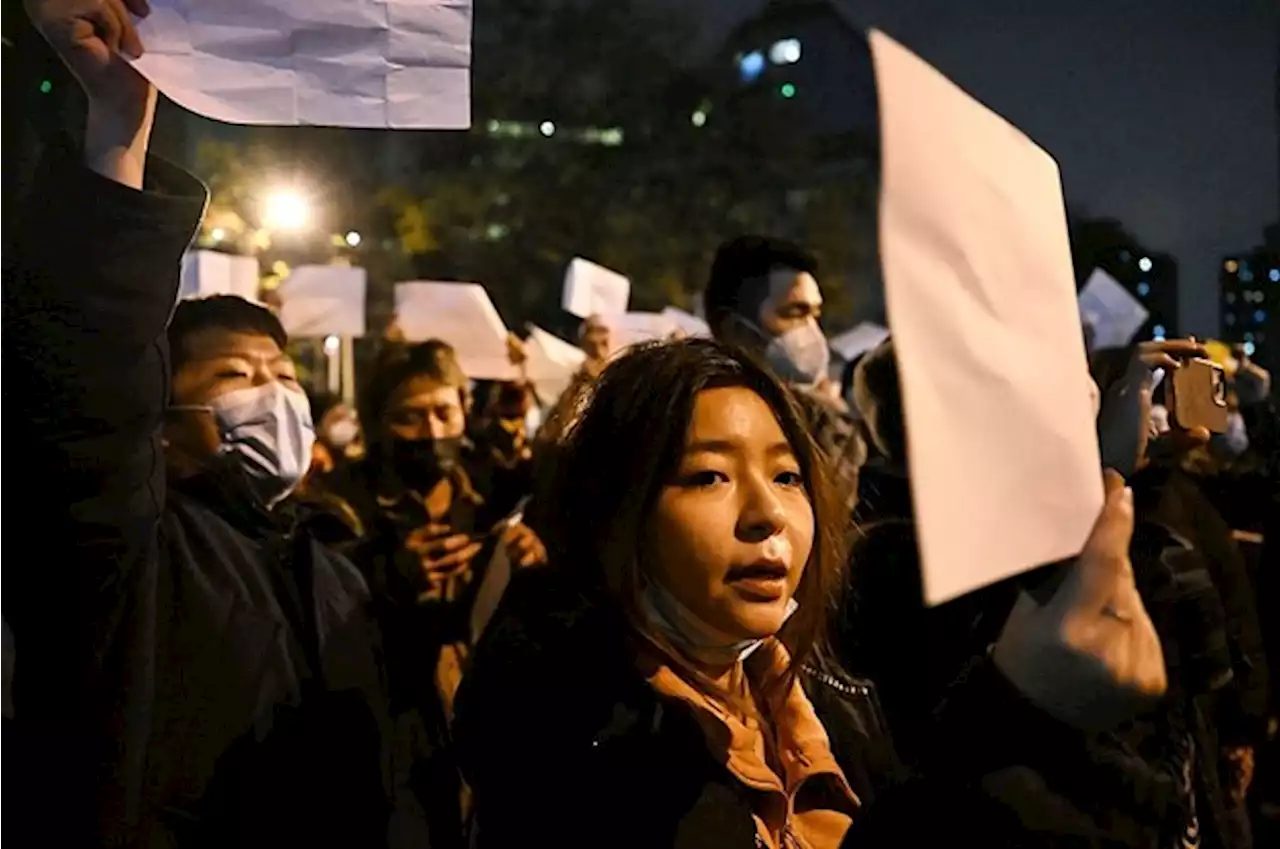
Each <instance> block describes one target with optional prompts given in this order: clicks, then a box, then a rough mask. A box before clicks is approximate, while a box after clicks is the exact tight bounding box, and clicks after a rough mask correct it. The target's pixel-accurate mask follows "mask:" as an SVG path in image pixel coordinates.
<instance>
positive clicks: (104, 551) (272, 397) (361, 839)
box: [4, 0, 393, 847]
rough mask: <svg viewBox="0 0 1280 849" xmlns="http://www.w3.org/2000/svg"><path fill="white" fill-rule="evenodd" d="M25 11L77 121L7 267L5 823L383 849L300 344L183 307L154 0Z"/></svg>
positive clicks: (348, 594) (224, 842) (358, 612)
mask: <svg viewBox="0 0 1280 849" xmlns="http://www.w3.org/2000/svg"><path fill="white" fill-rule="evenodd" d="M26 7H27V11H28V14H29V15H30V16H31V18H32V21H33V23H34V24H35V26H36V28H37V29H38V30H39V31H40V32H41V33H42V34H43V35H44V37H45V38H46V39H47V40H48V41H49V43H50V45H51V46H52V47H53V49H54V50H55V51H56V53H57V54H58V55H59V56H60V57H61V58H62V60H63V62H64V63H65V64H66V65H67V66H68V67H69V68H70V69H71V70H72V72H73V73H74V74H75V75H76V77H77V79H79V81H80V83H81V85H82V87H83V88H84V90H85V92H86V94H87V95H88V100H89V118H88V122H87V125H86V133H85V143H84V151H83V158H82V160H81V161H76V159H75V158H73V157H70V156H68V155H67V154H65V153H62V152H60V151H57V152H55V151H50V157H49V158H48V159H46V160H45V161H44V162H42V163H41V164H40V167H39V170H38V172H37V174H36V175H35V176H34V178H33V179H34V183H35V186H36V187H37V189H38V191H36V192H35V193H33V194H32V196H31V202H30V203H29V204H28V205H27V206H26V207H25V208H24V209H23V214H22V215H21V216H20V217H18V218H16V219H14V220H13V221H11V222H10V226H11V227H16V228H17V231H16V232H15V233H14V239H13V245H14V250H13V251H6V254H5V268H4V270H5V279H4V297H5V311H4V333H5V344H6V346H7V347H6V351H7V352H10V353H13V352H20V354H17V355H15V356H14V357H12V358H11V359H10V361H9V367H8V369H9V370H8V371H7V372H6V374H7V375H8V376H9V377H10V381H11V382H10V383H9V384H7V385H6V392H7V393H9V394H6V396H5V397H6V399H7V400H10V401H11V403H13V404H18V405H19V410H18V413H17V414H16V415H14V416H13V417H12V419H11V421H10V423H9V426H10V430H9V432H8V433H9V437H6V438H12V439H14V440H15V442H14V443H13V444H21V445H22V446H23V459H24V461H25V463H26V464H27V467H28V468H29V470H30V471H29V473H28V474H25V475H24V476H23V485H22V487H23V492H22V497H21V498H20V499H19V498H14V499H10V500H9V501H7V502H6V509H7V513H6V519H7V520H8V521H9V522H10V523H11V527H19V526H20V527H23V528H27V529H30V532H31V533H35V534H38V535H39V537H40V540H39V555H38V556H33V557H28V558H24V560H25V561H26V562H25V564H24V565H23V567H22V568H19V569H16V570H11V571H10V572H9V574H8V576H7V580H6V583H7V584H8V586H9V595H8V596H7V597H8V598H9V599H10V600H11V603H10V605H9V606H8V607H6V608H5V617H6V619H7V620H8V622H9V623H10V624H11V626H12V628H13V631H14V637H15V642H16V644H17V645H20V646H22V650H23V657H22V661H21V662H20V663H18V664H17V666H16V669H15V674H16V679H15V688H14V694H15V705H14V707H15V719H14V723H15V724H14V726H13V728H12V734H13V736H12V737H10V738H7V740H8V742H10V743H11V744H12V746H11V748H10V754H11V756H13V755H16V757H12V759H11V761H10V767H11V768H12V770H13V773H12V774H13V775H21V780H20V781H18V782H16V783H11V785H10V789H9V791H7V793H8V794H9V795H8V796H7V797H6V807H8V808H9V811H10V815H11V819H10V825H11V826H13V827H14V828H16V829H19V830H20V831H21V833H22V834H25V835H29V836H30V839H36V840H39V841H41V842H47V843H48V844H49V845H56V846H144V845H145V846H153V847H163V846H179V845H182V846H187V845H209V846H240V847H267V846H280V845H286V844H292V843H294V842H295V841H296V842H297V843H298V844H300V845H314V846H320V845H345V846H382V845H385V844H386V839H387V836H386V835H387V823H388V812H389V810H390V809H391V807H392V805H391V794H392V781H393V779H392V776H391V771H390V769H388V768H386V766H385V765H386V764H387V762H388V751H387V748H386V744H387V737H386V736H385V735H384V733H383V732H384V730H385V728H386V726H387V724H388V713H387V710H386V705H385V701H384V693H383V691H382V687H381V679H382V672H381V667H380V665H379V662H378V655H377V653H376V651H375V647H374V643H375V640H374V639H373V637H372V627H373V626H372V623H371V622H370V621H369V620H368V618H367V617H366V616H365V603H366V601H367V596H368V593H367V589H366V588H365V585H364V581H363V580H362V579H361V577H360V575H359V573H358V572H357V571H356V570H355V569H354V568H353V567H352V566H351V564H350V563H348V562H347V561H346V560H344V559H343V558H341V557H339V556H337V555H335V554H333V553H331V552H329V551H327V550H326V549H325V548H324V547H323V546H321V545H319V544H318V543H317V542H316V541H315V540H314V539H313V538H311V537H310V536H309V535H308V534H307V533H306V531H305V529H303V528H301V527H300V526H299V525H298V517H297V516H296V514H295V513H294V511H293V509H292V504H291V501H290V500H289V498H288V496H289V494H290V493H291V491H292V490H293V489H294V487H295V486H296V485H297V483H298V480H299V478H300V476H301V474H302V473H303V472H304V471H305V470H306V467H307V463H308V462H309V460H310V452H311V442H312V440H313V439H314V434H313V427H312V422H311V419H310V414H309V410H308V405H307V399H306V396H305V395H304V394H303V392H302V389H301V387H299V385H298V381H297V376H296V373H295V370H294V365H293V363H292V362H291V361H290V359H289V357H288V356H287V355H286V354H285V353H284V346H285V343H286V339H285V336H284V332H283V330H282V329H281V327H280V324H279V322H278V321H277V320H276V319H275V318H274V317H273V316H272V315H271V313H270V312H268V311H266V310H264V309H262V308H260V307H257V306H255V305H253V304H250V303H248V302H247V301H244V300H242V299H239V298H234V297H222V298H215V299H211V300H207V301H188V302H185V303H184V304H183V305H182V306H181V307H179V308H178V309H177V310H176V311H175V309H174V304H175V300H176V298H177V294H178V290H179V286H180V280H179V269H180V262H181V258H182V254H183V252H184V251H185V250H186V248H187V246H188V244H189V243H190V240H191V237H192V234H193V233H194V232H195V231H196V229H197V227H198V225H199V222H200V218H201V216H202V214H203V210H204V206H205V202H206V191H205V189H204V187H203V186H202V185H200V184H199V182H198V181H196V180H195V179H194V178H192V177H191V176H190V175H188V174H185V173H183V172H181V171H179V170H177V169H175V168H173V167H171V166H166V165H165V163H163V162H160V161H157V160H155V159H153V158H150V157H148V147H149V138H150V133H151V126H152V121H153V117H154V109H155V104H156V94H155V91H154V89H152V88H151V86H150V85H148V84H147V83H146V81H145V80H143V79H142V78H141V77H140V76H138V75H137V74H136V73H135V72H134V70H133V69H132V67H131V66H130V64H129V62H128V59H127V56H136V55H138V53H140V52H141V49H142V48H141V45H140V44H139V43H138V39H137V37H136V35H135V33H134V30H133V23H132V20H133V18H132V16H133V15H145V14H146V4H145V3H143V2H129V3H127V4H126V3H123V2H120V0H29V2H27V4H26ZM11 459H12V458H11ZM13 817H18V818H20V819H21V820H22V822H21V823H18V821H17V820H15V819H13ZM15 833H16V832H15Z"/></svg>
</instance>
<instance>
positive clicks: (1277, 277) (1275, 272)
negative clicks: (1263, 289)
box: [1267, 268, 1280, 283]
mask: <svg viewBox="0 0 1280 849" xmlns="http://www.w3.org/2000/svg"><path fill="white" fill-rule="evenodd" d="M1267 277H1269V278H1271V282H1272V283H1280V268H1273V269H1271V270H1270V271H1268V272H1267Z"/></svg>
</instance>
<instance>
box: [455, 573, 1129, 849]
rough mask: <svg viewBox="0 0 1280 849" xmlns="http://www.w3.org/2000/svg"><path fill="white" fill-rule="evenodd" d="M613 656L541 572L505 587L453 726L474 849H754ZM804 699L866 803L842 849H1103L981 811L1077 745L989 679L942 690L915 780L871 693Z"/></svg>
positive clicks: (721, 795)
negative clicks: (992, 788) (1032, 767)
mask: <svg viewBox="0 0 1280 849" xmlns="http://www.w3.org/2000/svg"><path fill="white" fill-rule="evenodd" d="M627 646H628V640H627V637H626V632H625V628H624V627H623V626H622V625H621V619H620V617H619V616H617V615H616V614H614V613H613V612H611V610H610V609H609V608H608V607H606V606H604V605H601V604H597V603H593V602H592V601H591V600H590V596H589V595H587V594H583V593H582V592H580V591H578V590H577V589H576V588H575V587H574V586H573V585H572V584H571V583H570V582H569V581H568V580H567V579H565V578H562V577H561V576H559V575H557V574H556V573H555V572H554V571H552V570H541V571H532V572H531V571H525V572H521V573H518V574H517V576H516V578H515V579H513V582H512V584H511V586H510V588H509V589H508V591H507V595H506V597H505V598H504V599H503V602H502V605H501V607H500V608H499V610H498V613H497V615H496V616H495V620H494V622H493V624H491V626H490V628H489V630H488V631H487V632H486V633H485V636H484V637H483V638H482V639H481V641H480V645H479V646H478V647H477V649H476V654H475V657H474V662H473V664H472V667H471V669H470V671H469V672H468V675H467V677H466V678H464V679H463V682H462V688H461V690H460V691H459V694H458V702H457V718H456V720H455V722H454V726H453V733H454V739H455V742H456V746H457V752H458V757H459V761H460V763H461V765H462V770H463V774H464V776H465V777H466V779H467V781H468V783H469V784H470V786H471V787H472V789H473V791H474V800H475V804H476V811H475V816H476V827H477V833H476V835H475V837H476V843H475V845H476V846H478V847H479V849H507V847H522V846H532V845H554V846H557V847H589V846H590V847H597V846H610V847H646V849H661V848H662V847H679V849H695V848H696V847H728V849H733V847H744V849H746V847H752V846H754V845H755V827H754V824H753V821H752V817H751V806H750V800H749V797H748V795H747V793H748V791H747V790H746V789H745V788H744V787H743V786H742V785H741V784H740V782H738V781H737V780H736V779H734V778H733V777H732V776H731V775H730V774H729V773H728V771H727V769H726V768H725V766H724V765H723V764H721V763H718V762H716V761H715V760H714V759H713V758H712V757H711V755H710V753H709V750H708V748H707V745H706V742H705V738H704V736H703V734H702V732H701V730H700V728H699V726H698V725H697V724H696V721H695V720H694V719H693V717H692V716H691V714H690V713H689V708H688V707H687V706H685V705H683V704H682V703H678V702H673V701H671V700H667V699H664V698H661V697H659V696H658V695H657V694H656V693H655V692H654V690H653V689H652V688H651V687H650V686H649V685H648V684H647V682H645V681H644V679H643V678H642V677H641V675H640V673H639V671H638V670H637V669H636V667H635V664H634V659H633V657H632V655H631V653H630V652H629V651H628V648H627ZM802 684H803V686H804V687H805V690H806V692H807V693H808V695H809V697H810V700H811V701H812V702H813V704H814V707H815V709H816V711H817V713H818V715H819V717H820V718H821V720H822V722H823V724H824V725H825V726H826V729H827V733H828V735H829V736H830V738H831V742H832V752H833V754H835V755H836V758H837V760H838V761H839V762H840V764H841V767H842V769H843V770H844V772H845V776H846V778H848V780H849V783H850V785H851V786H852V787H853V789H854V791H855V792H856V793H857V794H858V796H859V798H860V799H861V801H862V803H863V804H862V808H861V809H860V810H859V812H858V814H857V815H856V816H855V818H854V826H853V829H852V830H851V832H850V834H849V836H848V838H847V839H846V844H845V845H847V846H854V847H922V846H985V847H1000V846H1055V847H1058V846H1106V845H1110V844H1109V842H1108V841H1107V840H1106V838H1105V836H1104V835H1100V834H1099V833H1098V832H1097V829H1096V825H1095V824H1094V823H1092V822H1083V821H1081V822H1076V821H1068V822H1062V823H1056V824H1061V826H1062V828H1061V829H1060V831H1058V832H1057V833H1052V832H1050V833H1039V834H1037V833H1034V832H1030V831H1027V830H1026V829H1024V828H1023V827H1022V826H1021V824H1019V823H1018V822H1017V820H1016V819H1015V817H1014V816H1013V814H1012V813H1010V812H1009V811H1008V810H1007V809H1006V808H1004V807H1003V806H1002V804H998V803H997V802H996V801H995V800H994V799H993V797H992V796H991V795H989V793H988V790H987V789H986V788H985V786H984V779H985V778H986V777H988V776H991V775H995V776H996V777H997V778H998V779H999V780H1000V781H1001V782H1002V786H1006V787H1007V786H1014V787H1018V786H1021V784H1020V782H1021V781H1022V774H1021V773H1020V772H1018V765H1019V764H1022V763H1033V764H1038V763H1040V762H1041V760H1044V759H1047V760H1053V759H1056V758H1059V757H1062V756H1063V755H1064V754H1065V753H1067V752H1069V751H1072V750H1073V749H1074V748H1076V747H1077V746H1078V741H1079V737H1078V735H1076V734H1074V732H1071V731H1070V729H1066V728H1065V727H1063V726H1061V725H1059V724H1058V723H1055V722H1053V721H1052V720H1050V719H1049V718H1048V717H1047V716H1045V715H1044V714H1043V713H1041V712H1039V711H1037V710H1035V709H1034V708H1032V707H1031V706H1030V705H1028V704H1027V703H1025V702H1024V701H1022V700H1021V699H1020V698H1019V697H1018V696H1017V695H1016V694H1015V693H1013V692H1012V689H1011V688H1010V687H1009V686H1008V684H1007V683H1005V682H1004V681H1003V679H1002V678H1001V677H1000V676H999V675H998V674H997V673H996V672H995V671H994V669H992V668H991V667H990V665H989V664H988V663H986V662H984V661H977V662H975V663H974V664H973V665H972V667H971V669H970V672H969V674H968V675H967V677H966V678H965V679H964V680H963V681H962V682H960V683H959V684H958V685H957V687H956V688H955V689H954V690H953V692H952V697H951V699H949V701H948V705H947V707H946V709H945V710H944V711H943V712H942V714H941V718H940V720H939V725H938V728H937V732H938V736H937V738H936V739H937V745H936V746H935V747H934V748H933V750H932V757H931V766H930V770H929V771H928V772H926V773H923V774H909V773H908V772H907V771H905V770H904V769H903V768H902V766H901V765H900V763H899V761H898V758H897V757H896V755H895V751H894V747H893V743H892V740H891V738H890V736H889V734H888V729H887V728H885V726H884V719H883V715H882V713H881V711H880V710H879V706H878V702H877V699H876V696H875V689H874V687H873V686H872V685H871V684H870V683H869V682H866V681H861V680H856V679H851V678H848V677H847V676H844V675H843V674H841V673H839V672H838V671H834V670H831V669H830V668H828V667H823V668H822V669H816V668H812V669H807V670H806V672H805V675H804V677H803V678H802ZM1033 779H1034V776H1033ZM1042 798H1043V797H1042ZM1039 825H1041V823H1039V822H1037V823H1035V824H1034V825H1033V826H1032V827H1033V828H1034V827H1038V826H1039Z"/></svg>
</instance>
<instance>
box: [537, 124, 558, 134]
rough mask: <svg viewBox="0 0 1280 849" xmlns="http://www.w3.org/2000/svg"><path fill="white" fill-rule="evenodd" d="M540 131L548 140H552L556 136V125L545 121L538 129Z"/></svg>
mask: <svg viewBox="0 0 1280 849" xmlns="http://www.w3.org/2000/svg"><path fill="white" fill-rule="evenodd" d="M538 131H539V132H540V133H542V134H543V135H544V136H546V137H547V138H551V137H552V136H554V135H555V134H556V125H555V124H554V123H552V122H551V121H543V122H542V125H541V126H539V127H538Z"/></svg>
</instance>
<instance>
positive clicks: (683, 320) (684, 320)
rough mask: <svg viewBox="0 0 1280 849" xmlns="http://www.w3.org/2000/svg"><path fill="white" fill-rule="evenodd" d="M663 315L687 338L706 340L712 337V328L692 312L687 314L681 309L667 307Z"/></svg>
mask: <svg viewBox="0 0 1280 849" xmlns="http://www.w3.org/2000/svg"><path fill="white" fill-rule="evenodd" d="M662 315H663V316H664V317H665V318H667V319H669V320H670V321H671V323H672V324H674V325H675V326H676V327H677V328H678V329H679V330H680V332H681V333H683V334H684V335H685V336H693V337H701V338H704V339H705V338H710V336H711V326H710V325H709V324H707V323H706V321H704V320H703V319H701V318H699V317H698V316H696V315H694V314H693V313H691V312H685V311H684V310H682V309H680V308H679V307H666V308H664V309H663V310H662Z"/></svg>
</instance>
